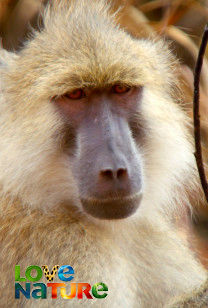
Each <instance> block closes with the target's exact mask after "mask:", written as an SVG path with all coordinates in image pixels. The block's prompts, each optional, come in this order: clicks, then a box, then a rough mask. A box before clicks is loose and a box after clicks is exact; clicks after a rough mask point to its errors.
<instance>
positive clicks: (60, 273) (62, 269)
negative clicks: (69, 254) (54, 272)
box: [58, 265, 74, 281]
mask: <svg viewBox="0 0 208 308" xmlns="http://www.w3.org/2000/svg"><path fill="white" fill-rule="evenodd" d="M65 270H67V271H65ZM72 274H74V270H73V268H72V267H71V266H69V265H62V266H61V267H60V268H59V271H58V276H59V279H60V280H62V281H71V280H72V279H73V278H74V276H69V277H65V276H64V275H72Z"/></svg>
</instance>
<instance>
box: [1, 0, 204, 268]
mask: <svg viewBox="0 0 208 308" xmlns="http://www.w3.org/2000/svg"><path fill="white" fill-rule="evenodd" d="M47 1H48V0H0V37H1V41H0V42H1V45H2V46H3V48H5V49H7V50H11V51H18V50H19V49H21V48H22V46H23V44H24V42H25V40H27V39H28V38H29V37H30V31H31V29H32V28H36V29H38V28H41V27H42V20H41V14H40V13H41V12H42V11H43V9H44V5H45V4H46V3H47ZM50 1H53V0H50ZM69 1H70V0H69ZM92 1H94V0H92ZM109 1H110V0H109ZM111 2H113V4H114V9H115V10H116V9H117V8H118V7H120V6H121V5H122V9H121V11H120V13H119V17H118V22H119V23H120V25H121V26H122V27H123V28H125V29H126V30H127V31H128V32H129V33H130V34H131V35H133V36H135V37H138V38H141V37H142V38H149V37H154V36H161V37H163V38H164V39H165V40H168V41H170V42H171V46H172V50H173V52H174V53H175V54H176V55H177V57H178V58H179V59H180V68H179V70H180V71H179V72H178V74H179V76H180V79H181V85H182V91H183V93H184V106H185V109H186V112H187V113H188V115H189V117H190V118H191V119H192V100H193V70H194V65H195V63H196V59H197V55H198V48H199V44H200V41H201V37H202V34H203V29H204V26H205V24H206V23H207V22H208V0H150V1H148V0H111ZM207 57H208V48H207V51H206V57H205V59H204V65H203V69H202V73H201V98H200V114H201V127H202V143H203V151H204V152H203V157H204V164H205V167H206V168H207V178H208V62H207ZM198 214H199V219H198V220H196V223H195V226H194V229H193V228H192V226H191V225H190V223H189V219H188V218H187V217H184V219H183V221H178V225H179V226H180V230H181V231H180V232H181V236H186V237H189V238H190V245H191V247H193V249H194V251H195V252H196V253H197V254H198V255H199V257H200V259H201V261H202V263H203V264H204V265H205V266H208V205H207V206H201V207H200V208H199V211H198ZM176 221H177V217H176Z"/></svg>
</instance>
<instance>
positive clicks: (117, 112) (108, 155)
mask: <svg viewBox="0 0 208 308" xmlns="http://www.w3.org/2000/svg"><path fill="white" fill-rule="evenodd" d="M141 96H142V88H141V87H128V86H125V85H122V84H115V85H113V86H109V87H105V88H100V89H94V88H84V89H75V90H74V91H72V92H69V93H67V94H65V95H63V96H61V97H59V98H57V99H54V101H53V103H54V104H55V106H56V107H57V109H58V111H59V112H60V114H61V115H62V116H63V117H64V120H65V121H66V123H67V122H68V123H70V126H71V132H73V135H74V136H72V135H71V136H70V138H73V139H74V144H72V143H71V144H70V140H69V142H66V145H67V146H68V148H67V146H66V150H69V151H70V153H73V155H71V157H70V160H71V162H72V166H73V167H72V172H73V175H74V178H75V180H76V183H77V185H78V191H79V196H80V199H81V203H82V207H83V209H84V211H86V212H87V213H88V214H90V215H92V216H94V217H98V218H103V219H118V218H125V217H127V216H129V215H131V214H133V213H134V212H135V211H136V209H137V208H138V206H139V203H140V200H141V196H142V171H141V158H140V153H139V151H138V147H136V145H135V141H134V139H133V137H132V131H131V121H132V119H133V117H134V115H135V113H136V111H137V110H138V108H139V104H140V101H141ZM65 138H69V137H68V136H67V135H66V137H65Z"/></svg>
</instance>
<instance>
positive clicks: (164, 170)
mask: <svg viewBox="0 0 208 308" xmlns="http://www.w3.org/2000/svg"><path fill="white" fill-rule="evenodd" d="M44 20H45V27H44V29H43V30H42V31H41V32H35V33H34V35H33V36H34V37H33V38H32V39H31V41H29V42H28V43H26V45H25V47H24V48H23V49H22V50H21V51H20V52H19V53H18V54H16V55H12V54H11V55H10V54H8V53H6V52H5V51H3V50H2V51H0V63H2V64H1V66H0V74H1V84H0V89H1V91H0V92H1V93H0V131H1V133H0V153H1V154H0V170H1V172H0V187H1V192H0V194H1V201H0V202H1V216H0V226H1V227H0V239H1V249H0V264H1V278H2V283H1V289H2V290H1V292H2V295H1V305H2V307H19V306H21V305H22V306H23V307H51V306H52V303H51V302H50V301H51V300H50V299H48V300H47V301H46V300H40V301H37V300H36V301H35V300H32V299H30V300H24V299H22V300H21V299H20V300H15V299H14V295H13V294H14V265H15V264H20V265H21V267H22V268H23V269H25V268H26V267H27V266H29V265H31V264H34V265H39V266H41V265H43V264H47V265H48V266H49V268H52V267H53V266H54V265H55V264H59V265H64V264H69V265H71V266H73V267H74V269H75V279H76V281H84V282H89V283H96V282H99V281H103V282H105V283H106V284H107V285H108V287H109V295H108V296H107V298H106V299H104V300H97V301H96V300H95V299H93V300H92V301H89V300H87V301H86V302H85V301H83V305H84V306H85V307H88V306H89V305H94V306H95V307H135V308H137V307H142V308H146V307H157V308H159V307H165V305H166V304H167V303H168V301H169V300H170V299H171V298H172V297H173V296H178V295H181V294H182V293H184V292H187V291H189V290H191V289H193V288H195V287H197V286H199V285H200V284H201V283H203V282H204V281H205V279H206V272H205V270H204V269H203V268H202V267H201V265H200V264H199V263H198V262H197V260H196V258H195V257H194V256H193V253H192V252H191V251H190V250H189V248H188V244H187V243H186V242H185V240H184V241H183V240H182V239H180V238H179V236H178V234H177V230H176V227H175V225H174V223H173V221H174V218H175V216H176V215H177V216H180V215H183V211H184V209H186V207H189V208H191V207H192V206H196V205H197V203H199V202H201V199H202V193H201V190H200V185H199V183H198V176H197V171H196V166H195V160H194V155H193V151H194V150H193V146H192V142H191V136H190V134H189V129H188V126H189V122H188V120H187V118H186V115H185V114H184V112H183V111H182V108H181V107H180V106H179V105H178V104H177V102H176V100H177V99H179V100H180V98H178V97H179V96H178V93H179V92H178V91H177V95H175V92H176V87H177V78H176V76H175V67H176V66H177V64H176V62H175V59H174V57H173V56H172V55H171V53H170V52H169V50H168V48H167V47H166V44H165V43H164V42H163V41H156V40H155V41H151V40H136V39H133V38H132V37H131V36H130V35H128V34H127V33H125V32H124V31H123V30H120V29H119V27H118V26H117V25H116V24H115V22H114V15H111V14H109V8H108V6H107V5H106V3H105V2H104V1H90V0H85V1H84V0H78V1H72V3H70V4H69V1H67V0H65V1H60V2H59V1H54V5H53V6H50V7H49V8H48V9H47V10H46V13H45V17H44ZM115 82H121V83H125V84H127V85H143V86H144V88H145V90H144V93H143V98H142V105H141V112H140V113H138V114H136V115H135V126H137V127H138V126H140V125H141V123H145V127H146V136H145V142H143V143H142V146H141V151H142V161H143V176H144V197H143V201H142V203H141V206H140V208H139V209H138V210H137V212H136V214H135V215H133V216H132V217H130V218H127V219H125V220H121V221H115V222H113V221H97V220H96V219H92V218H89V217H88V216H86V215H85V214H84V213H82V209H81V206H80V201H79V196H78V192H77V188H76V183H75V181H74V180H73V177H72V173H71V171H70V167H71V166H70V161H69V160H68V157H67V155H66V154H64V153H63V151H62V148H61V141H62V139H61V138H62V131H63V130H64V123H63V121H62V120H61V118H60V117H59V115H58V114H57V113H56V112H55V109H54V107H53V105H52V104H51V103H50V99H51V98H52V97H54V96H59V95H62V94H63V93H65V92H68V91H70V90H73V89H75V88H79V87H83V86H94V87H103V86H105V85H109V84H114V83H115ZM190 196H191V198H190ZM191 200H194V202H195V204H192V202H191ZM89 302H90V303H89ZM70 304H71V305H72V307H76V306H77V305H80V302H79V303H77V302H76V300H72V301H64V300H63V299H62V300H61V299H60V300H58V299H57V300H53V306H54V307H66V306H67V305H70ZM18 305H19V306H18Z"/></svg>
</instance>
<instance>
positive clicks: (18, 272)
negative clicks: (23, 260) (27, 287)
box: [15, 265, 26, 281]
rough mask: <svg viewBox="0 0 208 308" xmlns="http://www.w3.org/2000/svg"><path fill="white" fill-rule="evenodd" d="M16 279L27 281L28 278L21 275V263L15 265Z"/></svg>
mask: <svg viewBox="0 0 208 308" xmlns="http://www.w3.org/2000/svg"><path fill="white" fill-rule="evenodd" d="M15 281H26V278H24V277H20V265H15Z"/></svg>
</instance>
